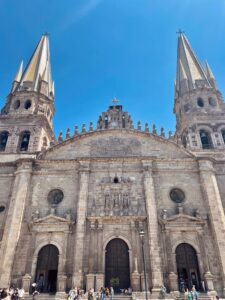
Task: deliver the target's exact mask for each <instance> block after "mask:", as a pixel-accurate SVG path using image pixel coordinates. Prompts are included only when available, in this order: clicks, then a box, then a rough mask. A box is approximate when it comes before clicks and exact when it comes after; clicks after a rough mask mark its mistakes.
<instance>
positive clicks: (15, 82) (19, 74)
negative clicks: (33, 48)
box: [11, 61, 23, 92]
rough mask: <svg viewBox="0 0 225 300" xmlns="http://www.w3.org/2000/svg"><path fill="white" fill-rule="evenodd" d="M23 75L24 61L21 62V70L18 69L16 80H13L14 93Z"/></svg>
mask: <svg viewBox="0 0 225 300" xmlns="http://www.w3.org/2000/svg"><path fill="white" fill-rule="evenodd" d="M22 73H23V61H21V63H20V66H19V69H18V71H17V73H16V76H15V78H14V80H13V83H12V89H11V92H14V90H15V88H16V86H17V85H18V83H19V82H20V80H21V77H22Z"/></svg>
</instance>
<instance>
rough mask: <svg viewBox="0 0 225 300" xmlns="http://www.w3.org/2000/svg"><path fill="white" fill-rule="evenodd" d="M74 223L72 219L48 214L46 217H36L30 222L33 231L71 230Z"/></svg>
mask: <svg viewBox="0 0 225 300" xmlns="http://www.w3.org/2000/svg"><path fill="white" fill-rule="evenodd" d="M73 224H74V222H73V221H71V220H70V219H66V218H62V217H58V216H55V215H52V214H50V215H48V216H46V217H44V218H40V219H35V220H33V221H32V222H31V223H30V224H29V228H30V230H31V231H35V232H46V231H47V232H65V231H70V228H71V226H72V225H73Z"/></svg>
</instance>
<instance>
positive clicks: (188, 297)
mask: <svg viewBox="0 0 225 300" xmlns="http://www.w3.org/2000/svg"><path fill="white" fill-rule="evenodd" d="M184 298H185V300H198V292H197V291H196V289H195V287H194V286H193V287H192V289H191V290H189V289H188V288H186V289H185V292H184Z"/></svg>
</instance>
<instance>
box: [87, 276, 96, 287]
mask: <svg viewBox="0 0 225 300" xmlns="http://www.w3.org/2000/svg"><path fill="white" fill-rule="evenodd" d="M86 279H87V282H86V291H88V290H89V289H94V286H95V274H87V275H86Z"/></svg>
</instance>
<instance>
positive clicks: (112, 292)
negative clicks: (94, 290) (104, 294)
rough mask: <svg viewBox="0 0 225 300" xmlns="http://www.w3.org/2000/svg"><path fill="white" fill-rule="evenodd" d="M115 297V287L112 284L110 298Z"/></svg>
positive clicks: (111, 299)
mask: <svg viewBox="0 0 225 300" xmlns="http://www.w3.org/2000/svg"><path fill="white" fill-rule="evenodd" d="M113 298H114V288H113V287H112V286H110V300H113Z"/></svg>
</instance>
